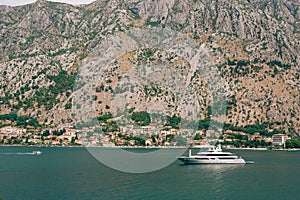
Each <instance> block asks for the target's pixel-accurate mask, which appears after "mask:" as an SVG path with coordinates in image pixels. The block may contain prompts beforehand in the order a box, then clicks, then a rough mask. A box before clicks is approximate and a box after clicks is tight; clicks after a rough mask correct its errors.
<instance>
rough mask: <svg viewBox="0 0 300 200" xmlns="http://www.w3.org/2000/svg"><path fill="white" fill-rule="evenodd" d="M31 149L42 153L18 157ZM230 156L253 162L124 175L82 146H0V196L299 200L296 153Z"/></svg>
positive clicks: (299, 169) (299, 162) (180, 166)
mask: <svg viewBox="0 0 300 200" xmlns="http://www.w3.org/2000/svg"><path fill="white" fill-rule="evenodd" d="M34 150H40V151H42V152H43V154H42V155H29V154H20V153H26V152H32V151H34ZM102 150H103V151H107V152H108V153H109V150H107V149H102ZM136 151H141V150H136ZM170 151H172V149H170ZM232 152H236V153H237V154H239V155H242V156H243V157H244V158H246V160H254V161H255V164H249V165H183V164H181V163H180V161H175V162H174V163H172V164H171V165H169V166H168V167H166V168H164V169H161V170H158V171H155V172H151V173H145V174H128V173H123V172H119V171H116V170H113V169H110V168H108V167H106V166H105V165H103V164H101V163H99V162H98V161H97V160H95V159H94V158H93V157H92V156H91V155H90V154H89V153H88V151H87V150H86V149H85V148H34V147H0V196H1V197H2V199H3V200H6V199H13V200H15V199H33V200H34V199H43V200H47V199H51V200H52V199H299V198H300V159H299V158H300V152H286V151H245V150H243V151H232Z"/></svg>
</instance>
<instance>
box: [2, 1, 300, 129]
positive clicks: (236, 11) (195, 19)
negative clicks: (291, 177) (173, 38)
mask: <svg viewBox="0 0 300 200" xmlns="http://www.w3.org/2000/svg"><path fill="white" fill-rule="evenodd" d="M299 8H300V3H299V1H297V0H272V1H269V0H253V1H251V0H239V1H236V0H229V1H228V0H194V1H182V0H180V1H179V0H155V1H153V0H145V1H136V0H129V1H124V2H123V1H118V0H113V1H97V2H94V3H92V4H89V5H85V6H72V5H68V4H60V3H53V2H47V1H43V0H40V1H37V2H36V3H34V4H30V5H25V6H19V7H8V6H0V12H1V16H0V73H1V76H0V82H1V84H0V98H1V99H0V101H1V104H0V107H1V108H0V110H1V113H9V112H11V111H17V112H18V113H20V114H27V115H31V116H33V117H38V119H39V120H40V122H41V123H45V124H58V123H61V122H64V121H68V120H69V121H71V120H72V116H71V109H70V108H71V103H70V102H71V98H72V88H73V82H74V79H75V76H76V72H77V70H78V67H79V66H80V62H81V60H82V59H84V58H85V57H86V55H87V54H88V53H89V52H90V51H91V50H92V49H93V48H94V47H95V46H96V45H97V44H98V43H99V41H101V40H102V39H103V38H105V37H107V36H109V35H112V34H114V33H116V32H118V31H122V30H125V29H129V28H130V27H133V26H169V27H171V28H172V29H174V30H176V31H180V32H183V33H185V34H187V35H190V36H191V38H193V39H194V40H195V41H196V42H198V43H200V44H204V45H205V47H207V48H208V49H211V55H212V57H213V58H214V62H215V64H216V65H217V66H218V67H219V69H220V71H221V74H222V76H223V77H224V79H225V80H226V82H227V83H228V87H229V91H228V95H227V96H228V103H229V104H230V107H229V110H228V116H227V120H226V121H227V123H230V124H232V125H236V126H243V125H246V124H255V123H258V124H260V123H263V122H267V121H270V122H275V126H277V128H284V129H285V130H286V131H287V132H289V133H292V134H295V133H298V134H300V119H299V118H300V117H299V116H300V78H299V75H300V69H299V62H300V55H299V52H300V20H299V19H300V9H299ZM205 106H206V107H207V105H205Z"/></svg>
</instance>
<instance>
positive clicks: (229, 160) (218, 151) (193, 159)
mask: <svg viewBox="0 0 300 200" xmlns="http://www.w3.org/2000/svg"><path fill="white" fill-rule="evenodd" d="M178 159H179V160H181V161H182V162H183V163H184V164H246V161H245V160H244V159H243V158H242V157H240V156H237V155H235V154H233V153H230V152H223V151H222V148H221V145H220V144H219V145H218V146H217V147H215V146H210V147H209V149H208V150H207V151H202V152H201V151H200V152H199V153H197V154H196V155H192V154H191V149H189V155H188V156H181V157H179V158H178Z"/></svg>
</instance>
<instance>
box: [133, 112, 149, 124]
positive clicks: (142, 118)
mask: <svg viewBox="0 0 300 200" xmlns="http://www.w3.org/2000/svg"><path fill="white" fill-rule="evenodd" d="M131 119H132V120H133V121H134V122H135V123H136V124H137V125H139V126H148V125H149V124H150V122H151V119H150V114H149V113H147V112H146V111H141V112H134V113H132V115H131Z"/></svg>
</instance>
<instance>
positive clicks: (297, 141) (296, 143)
mask: <svg viewBox="0 0 300 200" xmlns="http://www.w3.org/2000/svg"><path fill="white" fill-rule="evenodd" d="M285 146H286V148H300V138H292V139H289V140H286V141H285Z"/></svg>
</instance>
